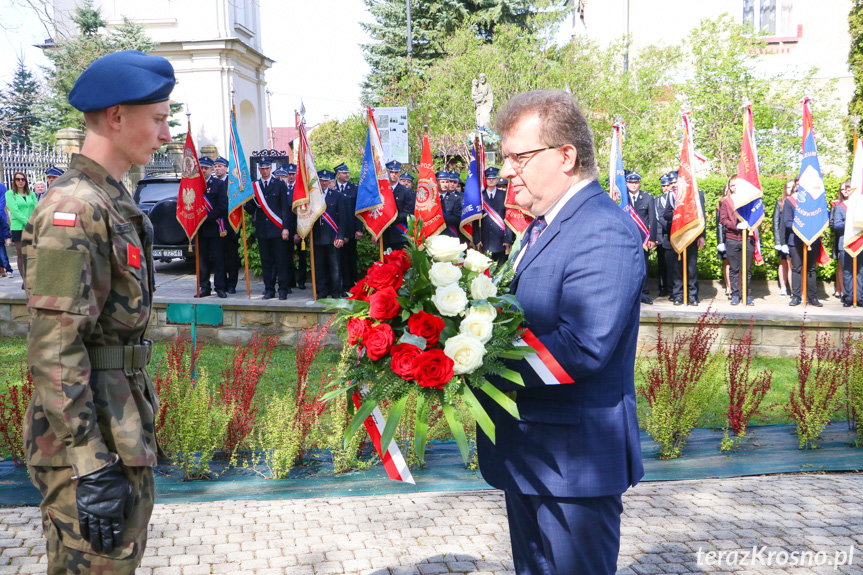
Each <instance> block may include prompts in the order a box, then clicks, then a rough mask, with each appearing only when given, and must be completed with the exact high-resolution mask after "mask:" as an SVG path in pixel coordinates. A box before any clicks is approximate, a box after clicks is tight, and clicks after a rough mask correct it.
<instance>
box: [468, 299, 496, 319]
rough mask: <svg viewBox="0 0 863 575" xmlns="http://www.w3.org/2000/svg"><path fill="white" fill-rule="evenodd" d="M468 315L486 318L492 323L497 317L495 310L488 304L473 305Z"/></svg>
mask: <svg viewBox="0 0 863 575" xmlns="http://www.w3.org/2000/svg"><path fill="white" fill-rule="evenodd" d="M468 313H469V314H477V315H482V316H485V317H487V318H488V319H489V320H490V321H494V320H495V318H496V317H497V310H496V309H495V308H494V306H493V305H491V304H490V303H475V304H473V307H471V308H470V309H469V310H468Z"/></svg>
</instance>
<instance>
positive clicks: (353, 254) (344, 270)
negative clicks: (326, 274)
mask: <svg viewBox="0 0 863 575" xmlns="http://www.w3.org/2000/svg"><path fill="white" fill-rule="evenodd" d="M339 260H340V264H341V275H342V288H343V289H345V290H349V289H351V288H352V287H354V284H356V283H357V280H358V279H359V278H358V277H357V240H356V238H351V241H349V242H348V243H346V244H345V245H343V246H342V247H341V248H339Z"/></svg>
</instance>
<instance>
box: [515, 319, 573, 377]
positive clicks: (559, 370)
mask: <svg viewBox="0 0 863 575" xmlns="http://www.w3.org/2000/svg"><path fill="white" fill-rule="evenodd" d="M513 345H519V346H530V347H532V348H533V349H535V350H536V353H532V354H530V355H528V356H527V357H526V358H525V360H527V364H528V365H529V366H530V367H531V368H532V369H533V371H534V372H536V375H537V376H539V379H541V380H542V381H543V383H545V384H546V385H561V384H564V383H572V382H573V381H574V380H573V379H572V378H571V377H570V376H569V374H568V373H566V370H565V369H563V367H562V366H561V365H560V363H558V361H557V360H556V359H554V356H553V355H551V352H550V351H548V348H547V347H545V346H544V345H543V344H542V342H541V341H539V338H538V337H536V336H535V335H534V334H533V332H532V331H530V330H529V329H526V330H524V331H523V332H522V334H521V339H517V340H516V341H514V342H513Z"/></svg>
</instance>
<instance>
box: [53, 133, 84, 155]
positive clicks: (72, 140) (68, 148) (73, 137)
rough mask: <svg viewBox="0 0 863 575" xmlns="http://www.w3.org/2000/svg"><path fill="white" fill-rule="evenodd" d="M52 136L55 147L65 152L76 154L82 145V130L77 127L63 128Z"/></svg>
mask: <svg viewBox="0 0 863 575" xmlns="http://www.w3.org/2000/svg"><path fill="white" fill-rule="evenodd" d="M54 137H55V139H56V140H57V147H58V148H60V150H61V151H63V152H64V153H66V154H70V155H71V154H77V153H79V152H80V151H81V146H83V145H84V132H82V131H81V130H79V129H77V128H63V129H62V130H59V131H58V132H57V134H55V136H54Z"/></svg>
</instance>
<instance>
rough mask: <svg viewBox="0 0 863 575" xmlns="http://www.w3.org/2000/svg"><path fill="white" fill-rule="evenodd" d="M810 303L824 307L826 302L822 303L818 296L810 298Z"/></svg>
mask: <svg viewBox="0 0 863 575" xmlns="http://www.w3.org/2000/svg"><path fill="white" fill-rule="evenodd" d="M809 305H811V306H814V307H824V304H823V303H821V302H820V301H818V298H817V297H814V298H812V299H810V300H809Z"/></svg>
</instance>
